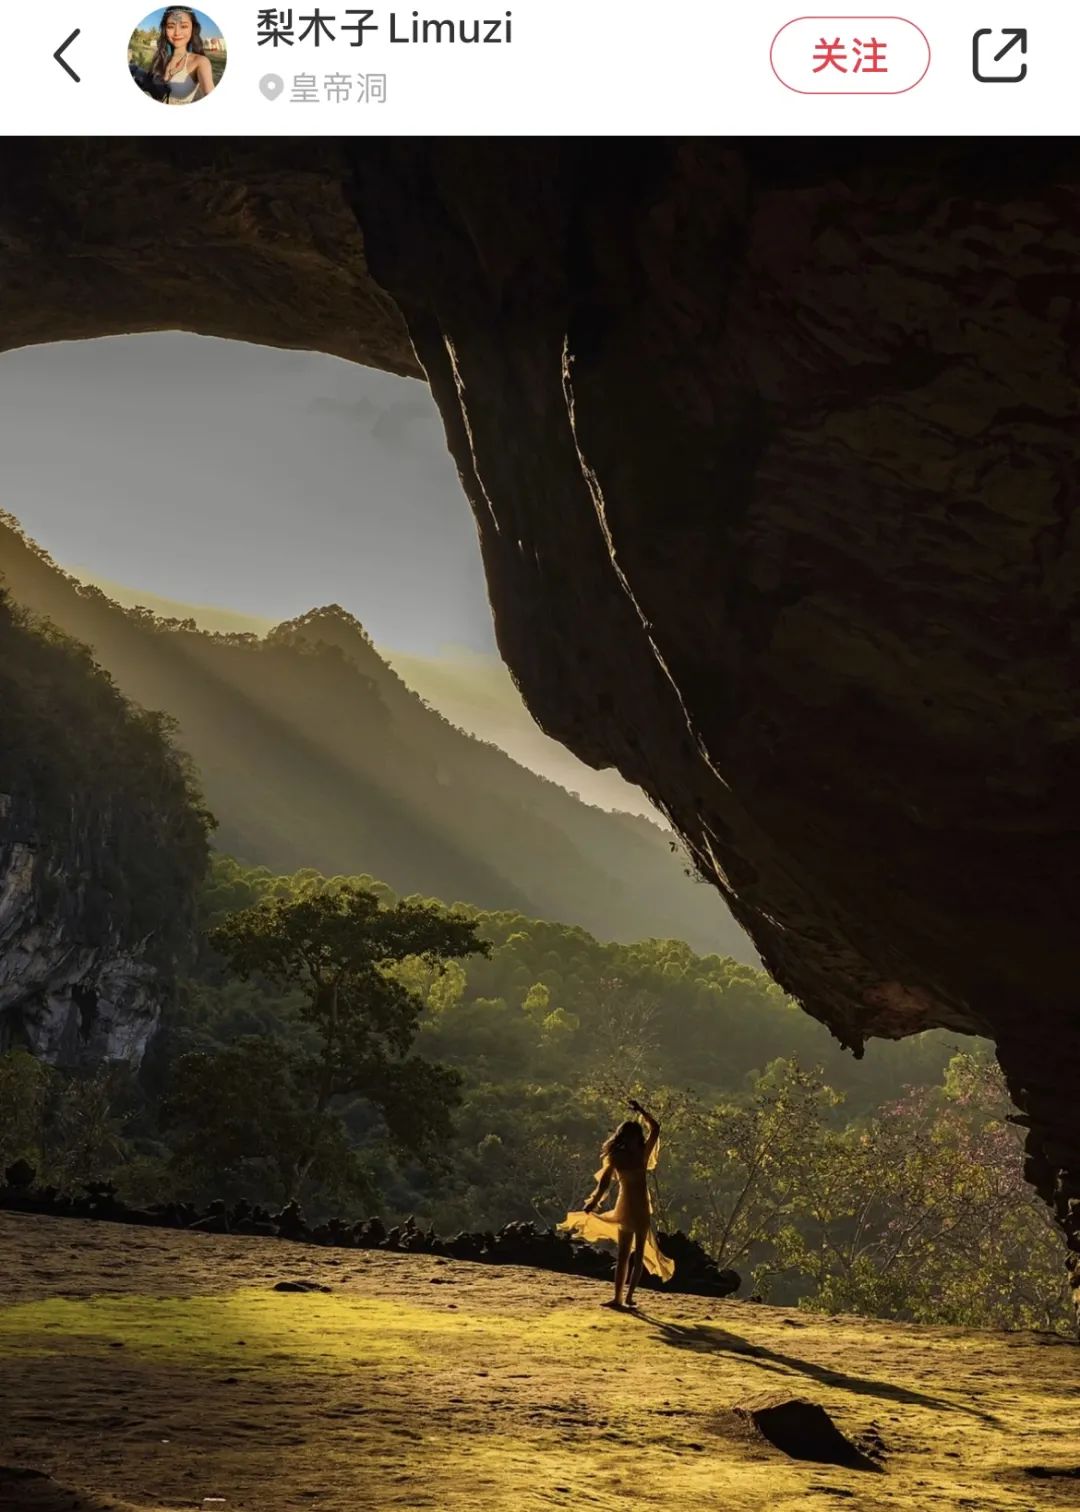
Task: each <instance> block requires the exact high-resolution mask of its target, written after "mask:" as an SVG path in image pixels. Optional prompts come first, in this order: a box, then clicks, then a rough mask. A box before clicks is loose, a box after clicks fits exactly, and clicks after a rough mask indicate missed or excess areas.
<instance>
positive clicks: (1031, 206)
mask: <svg viewBox="0 0 1080 1512" xmlns="http://www.w3.org/2000/svg"><path fill="white" fill-rule="evenodd" d="M80 154H81V155H80ZM2 171H3V174H4V182H3V187H2V190H0V345H8V346H11V345H19V344H21V343H23V342H27V341H42V340H55V339H59V338H61V337H71V336H78V335H88V334H103V333H105V332H106V331H109V330H115V331H120V330H132V329H151V328H156V327H162V326H164V327H170V326H177V327H180V328H184V329H194V330H203V331H206V332H208V333H211V334H216V335H233V336H238V337H240V338H241V339H248V340H261V341H266V342H269V343H271V344H276V345H300V346H304V345H306V346H311V347H316V348H320V349H322V350H325V351H330V352H334V353H337V354H338V355H341V356H345V357H349V358H351V359H353V360H357V361H363V362H369V363H373V364H375V365H377V366H383V367H386V368H388V369H389V370H391V371H394V372H399V373H418V372H420V371H421V370H422V371H423V373H424V374H425V375H426V377H427V380H428V381H429V382H430V384H431V387H432V390H433V392H434V395H435V397H436V400H437V402H438V404H439V407H440V410H441V412H442V414H443V417H444V421H445V424H446V431H447V439H448V443H449V446H450V448H451V451H452V453H453V455H454V457H455V459H456V462H457V465H458V469H459V472H460V474H461V478H462V482H463V486H464V488H465V491H466V493H467V495H468V497H469V499H470V501H471V504H472V507H473V510H474V513H475V516H476V521H477V529H478V532H479V536H480V541H481V547H482V551H483V555H484V562H485V567H486V571H487V576H488V582H489V586H490V591H491V597H492V603H493V608H494V613H495V620H496V627H497V633H498V637H499V644H500V647H501V649H502V652H503V655H504V657H505V659H506V661H507V663H508V665H509V666H510V668H511V670H512V671H513V673H514V676H515V677H516V679H517V680H518V682H519V684H520V686H521V688H522V691H523V693H524V695H525V698H526V701H527V702H528V704H529V707H530V708H531V710H532V711H533V713H534V715H535V716H536V717H537V719H538V721H539V722H540V723H541V725H542V726H543V727H544V728H545V729H546V730H547V731H548V732H549V733H550V734H552V735H554V736H556V737H557V738H559V739H561V740H563V741H564V742H565V743H566V744H567V745H568V746H570V747H571V749H573V750H574V751H575V752H576V753H577V754H578V755H579V756H581V757H582V758H583V759H584V760H586V761H589V762H591V763H592V764H594V765H598V766H599V765H608V764H611V765H614V766H616V767H617V768H618V769H619V770H620V771H621V772H622V774H623V775H624V776H625V777H626V778H627V779H628V780H630V781H632V782H636V783H639V784H640V785H641V786H642V787H643V788H644V789H645V790H646V791H647V792H649V793H650V794H651V795H652V796H653V798H654V799H656V801H657V802H658V803H660V805H661V806H662V807H663V808H664V810H665V811H666V812H667V814H668V815H669V816H670V818H671V821H672V823H673V825H674V826H675V827H676V829H677V830H678V831H679V832H680V833H681V834H682V835H683V837H684V838H685V840H686V842H687V844H688V846H689V848H690V851H691V853H692V855H693V857H694V860H695V863H696V865H697V867H698V869H699V870H700V872H701V874H702V876H703V877H705V878H707V879H708V880H709V881H710V882H712V883H713V884H714V885H716V886H717V887H718V888H720V889H721V890H722V892H723V893H724V895H725V897H726V898H727V900H728V902H729V903H730V905H731V907H732V909H733V911H734V913H735V915H736V916H737V918H738V919H739V920H740V921H741V922H742V923H743V924H744V925H745V926H746V927H747V929H748V930H749V932H750V934H751V935H752V937H753V939H754V941H755V944H756V945H757V947H758V949H759V951H760V953H761V955H762V957H763V959H764V960H765V962H766V964H767V965H768V967H769V968H770V970H771V971H772V972H773V974H774V975H775V976H776V978H777V980H778V981H780V982H781V984H782V985H783V986H785V987H786V988H787V989H788V990H789V991H791V992H792V993H793V994H794V995H795V996H796V997H798V998H799V1000H800V1001H801V1002H802V1003H803V1004H804V1006H805V1007H806V1008H807V1009H808V1011H810V1012H811V1013H813V1014H814V1015H815V1016H816V1017H818V1018H820V1019H821V1020H822V1021H824V1022H825V1023H827V1024H828V1025H829V1026H830V1027H831V1028H832V1029H833V1031H834V1032H835V1033H836V1034H837V1035H838V1036H839V1037H840V1038H841V1039H842V1040H843V1041H844V1042H845V1043H846V1044H848V1045H850V1046H852V1048H854V1049H855V1050H856V1051H858V1050H859V1049H860V1048H861V1046H862V1044H863V1042H864V1041H865V1039H866V1038H867V1037H868V1036H871V1035H886V1036H899V1035H904V1034H910V1033H914V1032H917V1031H918V1030H921V1029H924V1028H929V1027H932V1026H935V1025H941V1026H945V1027H950V1028H953V1029H956V1030H961V1031H968V1032H977V1033H982V1034H987V1035H991V1036H993V1037H994V1038H995V1040H996V1041H997V1043H998V1047H999V1055H1000V1057H1001V1059H1002V1064H1003V1066H1004V1068H1005V1070H1006V1074H1007V1076H1008V1078H1009V1081H1010V1086H1011V1088H1012V1091H1013V1096H1014V1098H1015V1100H1016V1101H1017V1103H1018V1105H1019V1106H1020V1108H1021V1109H1022V1110H1023V1116H1024V1117H1025V1118H1026V1119H1027V1120H1028V1122H1029V1127H1030V1133H1029V1173H1030V1174H1031V1175H1032V1179H1033V1180H1035V1181H1036V1184H1037V1185H1038V1186H1039V1187H1040V1190H1041V1191H1043V1194H1044V1196H1046V1197H1047V1198H1048V1200H1049V1201H1051V1203H1052V1204H1053V1205H1054V1206H1055V1211H1056V1212H1057V1214H1058V1217H1059V1219H1060V1220H1061V1222H1062V1223H1063V1224H1064V1226H1065V1228H1066V1232H1067V1234H1068V1235H1069V1242H1070V1244H1071V1245H1072V1246H1073V1252H1074V1255H1075V1254H1076V1253H1077V1251H1078V1250H1080V1241H1078V1239H1077V1221H1078V1220H1077V1208H1076V1205H1075V1204H1076V1202H1077V1199H1078V1197H1080V1192H1078V1189H1077V1186H1076V1180H1077V1176H1076V1173H1077V1172H1080V1120H1078V1118H1077V1115H1076V1113H1075V1111H1074V1108H1073V1101H1072V1096H1073V1093H1072V1089H1073V1088H1074V1087H1075V1084H1076V1076H1077V1073H1078V1072H1080V1015H1078V1013H1077V1007H1076V988H1075V980H1076V974H1077V973H1076V966H1077V954H1078V952H1077V947H1076V944H1075V938H1076V928H1075V923H1074V920H1075V917H1076V913H1077V907H1078V904H1080V868H1078V866H1077V862H1076V854H1077V829H1078V819H1080V813H1078V806H1080V796H1078V795H1080V780H1078V779H1080V719H1078V711H1077V694H1076V688H1077V672H1078V665H1077V662H1078V605H1080V523H1078V514H1077V510H1076V496H1077V482H1076V480H1077V477H1078V475H1080V427H1078V426H1077V423H1076V422H1077V365H1078V362H1080V358H1078V357H1077V353H1078V352H1080V344H1078V342H1077V339H1076V337H1077V334H1078V313H1077V312H1078V309H1080V306H1078V293H1080V285H1078V282H1077V280H1078V275H1077V272H1076V269H1077V267H1078V266H1080V167H1078V164H1077V150H1076V147H1075V145H1074V144H1073V143H1071V142H1027V141H1021V142H1004V143H1003V142H997V143H994V142H987V141H981V142H977V143H968V142H964V141H963V140H956V141H948V142H934V141H927V140H917V141H915V140H913V141H892V142H876V143H874V144H872V147H871V146H868V145H867V144H865V143H862V142H828V141H824V142H813V141H799V142H792V141H786V142H785V141H783V140H777V141H767V142H765V141H763V142H738V141H723V140H711V139H710V140H703V141H649V142H632V141H610V142H604V141H600V142H544V141H520V142H518V141H511V142H498V141H467V142H465V141H438V142H433V141H422V140H409V141H378V140H361V141H355V142H351V143H349V142H343V143H329V144H328V143H313V142H310V141H305V142H304V143H302V144H299V143H281V142H273V141H271V142H259V143H226V144H215V143H203V142H185V143H171V144H162V143H158V142H155V143H152V144H146V143H143V144H140V143H131V142H118V143H113V142H106V143H92V144H79V143H64V142H40V143H37V144H34V145H33V148H32V150H31V151H30V152H29V153H28V154H26V155H25V156H24V157H21V158H20V160H19V162H18V164H14V163H12V162H10V161H9V162H6V163H5V164H4V167H3V170H2ZM163 180H164V181H168V182H172V181H173V180H176V181H178V182H180V183H181V184H182V186H183V189H184V196H185V202H186V203H187V204H189V206H190V207H191V213H190V214H188V215H186V216H184V217H181V218H180V224H179V226H176V224H175V217H171V218H170V221H169V229H168V235H167V236H162V234H161V231H160V228H158V227H157V226H155V225H154V224H153V217H152V213H151V212H150V210H148V207H149V206H151V205H155V204H158V203H160V185H161V183H162V182H163ZM170 203H175V200H173V198H172V196H171V195H170Z"/></svg>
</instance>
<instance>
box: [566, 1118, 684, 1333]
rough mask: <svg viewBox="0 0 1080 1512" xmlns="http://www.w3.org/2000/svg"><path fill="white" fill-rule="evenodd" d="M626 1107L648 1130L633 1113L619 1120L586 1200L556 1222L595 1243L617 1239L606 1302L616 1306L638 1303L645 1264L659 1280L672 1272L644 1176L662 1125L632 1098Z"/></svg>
mask: <svg viewBox="0 0 1080 1512" xmlns="http://www.w3.org/2000/svg"><path fill="white" fill-rule="evenodd" d="M630 1107H631V1108H632V1110H633V1111H634V1112H635V1113H640V1114H641V1116H642V1118H643V1119H644V1120H645V1122H646V1123H647V1124H648V1126H649V1132H648V1134H647V1135H646V1133H645V1130H644V1129H643V1128H642V1126H641V1124H640V1123H638V1121H637V1119H635V1118H629V1119H627V1120H626V1122H625V1123H621V1124H620V1125H619V1127H618V1128H617V1129H616V1130H615V1132H614V1134H612V1135H610V1136H609V1137H608V1138H607V1139H606V1140H605V1141H604V1143H603V1146H602V1147H601V1150H600V1159H601V1162H602V1164H601V1166H600V1169H599V1170H598V1171H597V1172H596V1186H595V1187H594V1189H593V1191H592V1192H591V1193H590V1194H589V1196H588V1198H587V1199H586V1201H585V1206H584V1207H583V1208H582V1209H580V1210H579V1211H577V1212H573V1213H567V1215H566V1217H565V1218H564V1219H563V1221H562V1222H561V1223H560V1224H559V1225H558V1227H559V1228H560V1229H562V1230H564V1231H565V1232H567V1233H572V1234H575V1235H576V1236H577V1237H579V1238H581V1239H587V1240H589V1241H590V1242H594V1243H595V1242H597V1241H600V1242H603V1241H604V1240H608V1241H610V1242H612V1243H614V1244H617V1245H618V1258H617V1260H616V1262H615V1295H614V1297H613V1298H612V1299H611V1300H610V1301H608V1302H605V1303H604V1306H605V1307H613V1308H616V1309H617V1310H619V1311H621V1310H622V1308H623V1307H624V1306H625V1307H636V1306H637V1303H636V1302H635V1301H634V1290H635V1288H636V1286H637V1284H638V1282H639V1281H640V1280H641V1272H642V1269H643V1267H645V1266H647V1267H648V1268H649V1270H650V1271H651V1272H652V1274H653V1275H654V1276H659V1277H660V1279H661V1281H670V1280H671V1278H672V1276H673V1275H674V1274H675V1262H674V1260H672V1259H671V1258H670V1256H668V1255H665V1254H664V1253H663V1251H662V1250H661V1249H660V1248H659V1246H658V1245H657V1242H656V1234H655V1232H654V1230H653V1224H652V1202H651V1200H650V1198H649V1188H648V1183H647V1180H646V1176H647V1173H648V1172H649V1171H651V1170H652V1169H653V1167H654V1166H655V1165H656V1161H657V1157H658V1155H659V1152H660V1150H659V1142H660V1125H659V1123H658V1122H657V1120H656V1119H655V1118H654V1117H653V1116H652V1114H651V1113H649V1112H647V1111H646V1110H645V1109H644V1108H643V1107H642V1106H641V1104H640V1103H639V1102H637V1101H636V1100H635V1099H634V1098H631V1099H630ZM613 1178H614V1179H615V1180H617V1181H618V1183H619V1197H618V1201H617V1202H616V1203H615V1206H614V1207H613V1208H611V1209H610V1210H609V1211H608V1212H605V1213H597V1212H596V1207H597V1204H598V1203H599V1202H600V1200H601V1198H602V1197H603V1195H604V1193H605V1192H606V1191H607V1189H608V1187H609V1186H610V1185H611V1182H612V1179H613ZM631 1247H632V1248H633V1256H632V1257H631ZM628 1271H629V1276H628ZM624 1287H625V1290H626V1300H625V1302H624V1300H623V1289H624Z"/></svg>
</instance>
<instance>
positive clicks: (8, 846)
mask: <svg viewBox="0 0 1080 1512" xmlns="http://www.w3.org/2000/svg"><path fill="white" fill-rule="evenodd" d="M36 834H37V826H36V825H35V823H34V820H33V815H32V814H30V813H27V812H25V811H23V812H20V811H19V810H18V806H17V805H13V804H12V802H11V800H10V799H9V798H7V797H6V796H5V795H3V794H0V1048H5V1049H6V1048H7V1047H8V1046H9V1045H11V1044H25V1045H27V1046H28V1048H29V1049H31V1050H32V1051H33V1053H34V1054H35V1055H37V1056H40V1057H41V1058H42V1059H43V1060H47V1061H51V1062H53V1063H58V1064H62V1065H78V1064H87V1065H94V1064H97V1063H99V1062H101V1061H103V1060H128V1061H135V1062H138V1061H139V1060H141V1059H142V1055H143V1052H144V1050H145V1049H146V1045H147V1043H148V1041H149V1039H150V1036H151V1035H152V1034H153V1032H154V1030H155V1028H156V1027H157V1023H158V1018H159V1015H160V1009H161V996H162V986H161V980H160V977H159V974H158V973H157V972H156V971H155V969H154V968H153V967H152V966H151V965H150V964H149V963H148V962H147V961H145V960H144V959H142V952H141V950H139V949H132V947H131V945H130V943H125V942H124V941H123V939H122V936H121V932H120V931H119V930H118V929H114V928H111V927H110V926H109V924H108V921H107V920H105V919H99V920H98V921H97V923H96V924H95V926H94V928H93V931H92V932H91V931H90V930H88V928H87V909H86V907H85V905H84V902H83V900H82V899H81V898H80V896H79V882H78V877H79V874H80V863H79V858H78V854H77V850H78V847H77V845H75V844H73V845H72V846H71V847H70V848H68V849H66V850H60V851H53V852H51V853H49V854H45V853H43V852H41V851H40V850H39V847H38V844H37V842H36V838H35V837H36Z"/></svg>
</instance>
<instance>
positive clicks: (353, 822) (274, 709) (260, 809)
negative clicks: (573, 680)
mask: <svg viewBox="0 0 1080 1512" xmlns="http://www.w3.org/2000/svg"><path fill="white" fill-rule="evenodd" d="M0 576H2V577H3V579H4V580H6V583H7V585H8V587H9V589H10V591H11V593H12V595H13V597H14V598H15V599H17V600H18V601H19V602H20V603H23V604H25V605H27V606H28V607H29V608H31V609H33V610H34V611H35V612H37V613H40V614H43V615H46V616H48V617H49V618H50V619H51V620H53V621H54V622H55V623H56V624H57V625H58V626H60V627H61V628H62V629H63V630H64V631H66V632H67V633H68V634H70V635H72V636H74V637H76V638H77V639H79V640H81V641H83V642H85V643H86V644H87V645H89V646H90V647H91V648H92V650H93V652H94V655H95V656H96V657H97V658H98V660H99V661H100V662H101V663H102V665H103V666H104V667H105V668H106V669H107V670H108V671H109V672H110V673H111V675H112V676H113V678H114V679H115V681H116V683H117V685H118V687H119V688H120V689H121V690H122V691H123V692H124V693H125V694H126V695H127V696H128V697H130V698H131V699H133V700H134V701H135V702H137V703H139V704H141V705H143V706H144V707H146V708H151V709H161V710H164V711H165V712H166V713H167V714H169V715H170V716H172V717H173V718H174V719H175V720H176V721H177V725H178V737H177V738H178V740H179V742H180V744H181V745H182V747H183V748H184V749H186V750H187V751H188V752H189V753H190V755H191V757H192V759H193V760H194V762H195V765H196V768H197V770H198V773H199V777H200V780H201V783H202V786H203V790H204V792H205V794H206V799H207V802H208V804H209V807H210V808H211V810H212V811H213V813H214V814H215V815H216V817H217V819H218V821H219V825H220V830H219V835H218V843H219V845H220V848H221V849H222V850H225V851H229V852H231V853H232V854H235V855H239V856H242V857H243V858H245V859H246V860H248V861H250V862H252V863H255V864H262V865H266V866H268V867H270V868H271V869H273V870H274V871H279V872H292V871H295V870H297V869H298V868H301V867H311V866H314V867H316V868H318V869H319V870H320V871H322V872H325V873H327V874H329V875H334V874H339V873H341V874H354V873H359V872H367V873H370V874H373V875H376V876H380V877H382V878H384V879H385V880H386V881H387V882H388V883H389V884H390V885H392V886H393V887H394V888H396V889H397V890H398V891H399V892H401V893H405V894H408V893H411V892H421V893H423V894H425V895H427V896H435V897H441V898H444V899H447V900H455V899H460V900H462V901H465V902H468V903H470V904H473V905H476V906H478V907H484V908H509V909H516V910H521V911H522V912H523V913H526V914H528V915H530V916H533V917H539V918H548V919H560V920H565V921H567V922H569V923H572V924H578V925H581V926H582V927H584V928H587V929H589V930H590V931H591V932H592V933H594V934H596V935H598V936H599V937H601V938H607V939H621V940H633V939H640V938H648V937H664V938H666V937H672V938H678V939H684V940H687V941H689V942H690V943H691V944H692V945H693V946H694V947H695V948H698V949H703V950H709V951H715V952H717V953H720V954H731V955H734V956H736V957H737V958H741V959H743V960H752V959H753V952H752V949H751V947H750V946H749V943H748V941H747V940H746V938H745V936H744V935H743V934H742V932H741V930H739V929H738V928H737V926H736V925H735V924H734V922H733V921H732V920H731V918H730V916H729V915H728V914H727V912H726V910H725V908H724V907H723V904H722V903H721V901H720V899H719V898H718V897H717V895H716V894H715V892H714V891H713V890H712V889H710V888H707V887H705V886H704V885H702V884H700V883H698V882H696V881H694V880H692V879H691V878H689V877H688V876H687V875H686V871H685V862H684V860H683V858H682V856H681V855H679V854H677V853H676V852H675V851H674V850H673V843H672V841H671V839H670V837H669V836H668V835H667V834H666V833H665V832H664V831H663V830H661V829H660V828H659V827H658V826H657V825H654V824H652V823H650V822H649V821H648V820H645V819H643V818H639V817H635V816H631V815H623V814H610V813H606V812H604V811H603V810H600V809H596V808H592V807H590V806H588V805H586V804H584V803H581V802H580V801H578V800H577V799H575V798H574V797H573V796H571V795H570V794H568V793H566V792H565V791H564V790H563V789H561V788H559V787H558V786H556V785H555V784H554V783H550V782H546V781H545V780H544V779H542V778H539V777H537V776H536V775H535V774H534V773H532V772H530V771H527V770H525V769H524V768H522V767H520V766H518V765H517V764H516V763H515V762H513V761H511V760H510V759H509V758H508V757H507V756H506V755H505V754H504V753H503V752H501V751H499V750H498V749H496V748H495V747H494V746H490V745H486V744H484V743H483V742H481V741H478V740H476V739H474V738H473V737H471V736H469V735H466V734H465V733H463V732H462V731H460V730H458V729H456V728H455V727H454V726H452V725H451V724H449V723H448V722H447V721H446V720H445V719H443V718H442V717H441V716H440V715H438V714H436V713H435V712H434V711H433V710H431V709H430V708H428V707H427V706H426V705H425V704H424V703H423V701H422V700H421V699H420V698H419V697H417V696H416V695H415V694H414V693H412V692H411V691H410V690H409V689H408V688H406V686H405V684H404V683H403V682H402V681H401V680H400V678H399V677H397V675H396V674H395V673H394V672H393V671H392V670H391V669H390V668H389V667H388V666H387V664H386V662H385V661H384V660H383V659H382V657H380V655H379V654H378V652H377V651H376V650H375V648H374V647H373V646H372V644H371V642H370V640H369V639H368V637H367V636H366V634H365V633H364V631H363V628H362V627H361V626H360V625H359V624H358V623H357V622H356V621H355V620H354V619H352V618H350V617H349V616H348V615H347V614H345V613H344V611H342V610H340V609H338V608H337V607H336V606H331V607H330V608H328V609H323V610H319V611H314V612H312V613H311V614H308V615H306V616H303V617H302V618H301V619H298V620H295V621H293V622H290V623H288V624H285V625H281V626H279V627H277V629H276V630H274V631H273V632H272V633H271V634H270V635H269V636H267V637H265V638H263V639H260V638H259V637H256V636H252V635H244V634H235V635H223V634H217V635H214V634H208V633H205V632H202V631H200V630H198V629H197V628H195V626H194V625H193V624H192V623H191V622H178V623H175V622H165V621H161V620H159V619H157V618H155V617H154V616H153V615H152V614H149V613H140V612H139V611H137V610H124V609H122V608H120V606H118V605H117V604H115V603H113V602H112V601H111V600H109V599H108V598H107V597H106V596H105V595H104V594H102V593H101V592H100V591H99V590H97V589H93V588H89V587H85V586H83V585H81V584H79V583H77V582H76V581H75V580H74V579H73V578H71V577H69V576H68V575H67V574H65V573H63V572H62V571H61V570H60V569H59V568H57V567H56V565H55V564H54V563H53V562H52V561H51V560H50V559H49V557H48V556H47V555H46V554H45V553H43V552H42V551H40V550H39V549H38V548H37V547H35V546H34V545H33V543H31V542H29V541H28V540H27V539H26V538H25V537H24V536H23V535H22V533H21V531H20V530H19V528H18V525H17V522H16V521H15V520H14V519H13V518H12V517H10V516H5V517H4V518H3V520H2V522H0Z"/></svg>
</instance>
